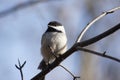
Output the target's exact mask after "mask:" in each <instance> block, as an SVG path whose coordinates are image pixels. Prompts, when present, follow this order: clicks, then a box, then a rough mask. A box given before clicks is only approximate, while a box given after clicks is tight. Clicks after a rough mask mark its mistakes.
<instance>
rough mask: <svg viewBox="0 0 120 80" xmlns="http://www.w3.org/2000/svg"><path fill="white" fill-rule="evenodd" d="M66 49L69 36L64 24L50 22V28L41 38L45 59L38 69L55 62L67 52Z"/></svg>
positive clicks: (42, 52)
mask: <svg viewBox="0 0 120 80" xmlns="http://www.w3.org/2000/svg"><path fill="white" fill-rule="evenodd" d="M66 49H67V37H66V33H65V29H64V26H63V25H62V24H61V23H59V22H57V21H51V22H49V23H48V28H47V30H46V31H45V33H44V34H43V35H42V39H41V54H42V56H43V60H42V61H41V63H40V64H39V66H38V69H42V70H44V68H45V66H46V65H48V64H51V63H53V62H54V61H55V59H56V57H59V55H62V54H63V53H65V52H66Z"/></svg>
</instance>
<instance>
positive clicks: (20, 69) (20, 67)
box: [15, 59, 26, 80]
mask: <svg viewBox="0 0 120 80" xmlns="http://www.w3.org/2000/svg"><path fill="white" fill-rule="evenodd" d="M25 64H26V61H24V63H23V64H22V65H21V63H20V60H19V59H18V65H19V66H17V65H16V64H15V67H16V68H17V69H18V70H19V71H20V74H21V80H23V72H22V68H23V67H24V65H25Z"/></svg>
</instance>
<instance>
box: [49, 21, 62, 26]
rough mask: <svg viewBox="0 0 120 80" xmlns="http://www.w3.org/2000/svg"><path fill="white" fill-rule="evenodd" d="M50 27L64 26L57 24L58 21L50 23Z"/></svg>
mask: <svg viewBox="0 0 120 80" xmlns="http://www.w3.org/2000/svg"><path fill="white" fill-rule="evenodd" d="M48 26H55V27H57V26H62V24H61V23H59V22H57V21H51V22H49V23H48Z"/></svg>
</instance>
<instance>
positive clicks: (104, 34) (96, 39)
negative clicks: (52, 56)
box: [31, 24, 120, 80]
mask: <svg viewBox="0 0 120 80" xmlns="http://www.w3.org/2000/svg"><path fill="white" fill-rule="evenodd" d="M119 29H120V24H118V25H116V26H114V27H113V28H111V29H109V30H108V31H106V32H104V33H102V34H100V35H98V36H95V37H93V38H91V39H89V40H86V41H83V42H79V43H75V44H74V45H73V46H72V47H71V48H70V49H69V50H68V51H66V52H65V53H64V54H63V55H61V56H60V57H59V58H57V59H56V60H55V61H54V62H53V63H52V64H50V65H49V66H46V67H45V69H44V71H41V72H40V73H38V74H37V75H36V76H35V77H33V78H32V79H31V80H39V79H40V78H41V77H44V76H45V75H46V74H47V73H49V72H50V71H51V70H53V69H54V68H55V67H57V66H58V65H59V64H60V63H61V62H62V61H63V60H64V59H66V58H67V57H68V56H70V55H71V54H72V53H74V52H75V51H77V48H78V47H85V46H88V45H90V44H93V43H95V42H97V41H99V40H101V39H103V38H105V37H107V36H108V35H110V34H112V33H113V32H115V31H117V30H119ZM103 55H104V56H106V57H111V56H108V55H105V53H104V54H103Z"/></svg>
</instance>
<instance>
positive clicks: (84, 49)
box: [77, 47, 120, 62]
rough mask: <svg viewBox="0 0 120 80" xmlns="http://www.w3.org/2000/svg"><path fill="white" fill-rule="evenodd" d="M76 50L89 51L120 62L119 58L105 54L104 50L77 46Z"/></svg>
mask: <svg viewBox="0 0 120 80" xmlns="http://www.w3.org/2000/svg"><path fill="white" fill-rule="evenodd" d="M77 50H80V51H84V52H88V53H91V54H95V55H98V56H101V57H105V58H108V59H111V60H113V61H117V62H120V59H118V58H115V57H112V56H109V55H107V54H106V52H104V53H100V52H97V51H93V50H89V49H86V48H83V47H77Z"/></svg>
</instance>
